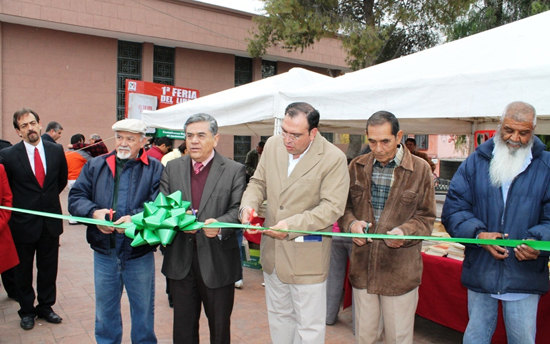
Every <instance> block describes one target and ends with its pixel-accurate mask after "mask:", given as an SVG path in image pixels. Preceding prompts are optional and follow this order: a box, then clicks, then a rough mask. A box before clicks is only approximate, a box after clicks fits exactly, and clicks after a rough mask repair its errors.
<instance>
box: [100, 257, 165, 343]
mask: <svg viewBox="0 0 550 344" xmlns="http://www.w3.org/2000/svg"><path fill="white" fill-rule="evenodd" d="M94 283H95V300H96V307H95V338H96V341H97V343H98V344H103V343H120V342H121V341H122V317H121V315H120V299H121V297H122V289H123V288H124V287H125V288H126V293H127V294H128V299H129V300H130V316H131V319H132V330H131V339H132V343H157V337H156V336H155V316H154V311H155V302H154V301H155V298H154V296H155V256H154V255H153V252H150V253H148V254H146V255H144V256H142V257H139V258H137V259H132V260H127V261H121V260H119V259H118V258H117V256H116V250H114V249H112V250H111V254H110V255H106V254H101V253H98V252H95V251H94Z"/></svg>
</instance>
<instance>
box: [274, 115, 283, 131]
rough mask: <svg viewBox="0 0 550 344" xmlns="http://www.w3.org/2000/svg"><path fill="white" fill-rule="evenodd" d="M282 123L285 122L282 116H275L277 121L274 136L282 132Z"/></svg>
mask: <svg viewBox="0 0 550 344" xmlns="http://www.w3.org/2000/svg"><path fill="white" fill-rule="evenodd" d="M281 124H283V120H282V118H277V117H275V122H274V125H273V136H277V135H280V134H281Z"/></svg>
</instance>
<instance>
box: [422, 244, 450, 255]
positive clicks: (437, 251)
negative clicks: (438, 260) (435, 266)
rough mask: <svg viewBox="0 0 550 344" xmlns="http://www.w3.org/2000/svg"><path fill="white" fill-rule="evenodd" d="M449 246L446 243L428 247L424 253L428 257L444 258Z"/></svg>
mask: <svg viewBox="0 0 550 344" xmlns="http://www.w3.org/2000/svg"><path fill="white" fill-rule="evenodd" d="M449 246H450V245H449V244H447V243H439V244H435V245H430V246H428V249H427V250H426V251H425V252H424V253H426V254H429V255H430V256H438V257H444V256H446V255H447V252H448V251H449Z"/></svg>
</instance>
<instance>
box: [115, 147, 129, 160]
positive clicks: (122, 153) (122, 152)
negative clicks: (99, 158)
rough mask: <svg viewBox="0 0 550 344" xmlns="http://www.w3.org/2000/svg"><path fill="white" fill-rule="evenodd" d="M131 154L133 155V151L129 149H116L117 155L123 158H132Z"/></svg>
mask: <svg viewBox="0 0 550 344" xmlns="http://www.w3.org/2000/svg"><path fill="white" fill-rule="evenodd" d="M131 155H132V152H131V151H129V150H123V149H119V150H117V151H116V156H117V157H118V158H119V159H122V160H126V159H130V156H131Z"/></svg>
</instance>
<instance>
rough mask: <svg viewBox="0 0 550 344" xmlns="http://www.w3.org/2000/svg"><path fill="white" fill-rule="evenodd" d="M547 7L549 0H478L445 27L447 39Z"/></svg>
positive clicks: (485, 28)
mask: <svg viewBox="0 0 550 344" xmlns="http://www.w3.org/2000/svg"><path fill="white" fill-rule="evenodd" d="M549 8H550V0H536V1H533V0H478V1H476V2H475V3H473V4H472V5H471V8H470V10H469V11H468V13H467V14H466V15H465V16H464V17H462V18H460V19H459V20H458V21H457V22H456V23H455V24H454V25H451V26H449V27H448V28H447V30H446V34H447V40H449V41H453V40H455V39H460V38H464V37H467V36H470V35H473V34H476V33H479V32H482V31H485V30H489V29H492V28H495V27H498V26H501V25H504V24H508V23H511V22H514V21H516V20H519V19H523V18H526V17H529V16H532V15H535V14H538V13H542V12H545V11H548V9H549Z"/></svg>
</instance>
